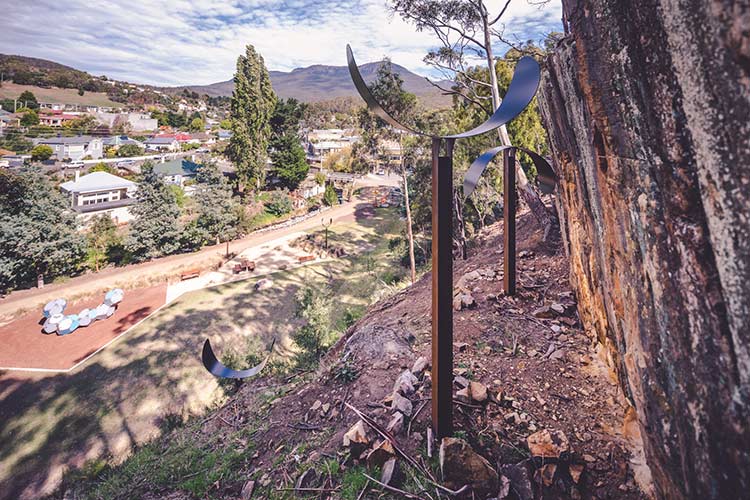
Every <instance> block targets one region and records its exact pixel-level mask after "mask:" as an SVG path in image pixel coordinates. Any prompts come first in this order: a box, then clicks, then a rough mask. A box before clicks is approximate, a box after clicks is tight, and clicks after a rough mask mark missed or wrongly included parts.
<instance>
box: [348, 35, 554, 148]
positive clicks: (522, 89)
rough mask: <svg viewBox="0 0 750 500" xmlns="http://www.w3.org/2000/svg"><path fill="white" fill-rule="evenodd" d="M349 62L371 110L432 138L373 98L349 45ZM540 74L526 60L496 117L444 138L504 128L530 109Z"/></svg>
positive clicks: (520, 64) (535, 65)
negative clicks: (405, 123)
mask: <svg viewBox="0 0 750 500" xmlns="http://www.w3.org/2000/svg"><path fill="white" fill-rule="evenodd" d="M346 59H347V62H348V64H349V74H350V75H351V77H352V81H353V82H354V87H355V88H356V89H357V92H359V95H360V96H361V97H362V99H364V101H365V102H366V103H367V107H368V108H369V109H370V111H372V112H373V113H375V114H376V115H377V116H378V117H380V118H381V119H382V120H383V121H384V122H386V123H388V124H390V125H392V126H393V127H396V128H398V129H401V130H404V131H406V132H410V133H412V134H417V135H422V136H426V137H430V134H427V133H425V132H421V131H419V130H415V129H413V128H411V127H407V126H406V125H404V124H403V123H401V122H399V121H398V120H396V119H395V118H393V117H392V116H391V115H389V114H388V112H387V111H386V110H385V109H383V106H381V105H380V103H379V102H378V101H377V100H376V99H375V96H373V95H372V92H370V89H369V88H368V87H367V84H366V83H365V80H364V78H362V75H361V74H360V72H359V69H358V68H357V62H356V61H355V60H354V54H353V53H352V48H351V46H349V45H348V44H347V46H346ZM540 75H541V70H540V69H539V63H537V62H536V61H535V60H534V58H533V57H529V56H524V57H522V58H521V59H520V60H519V61H518V64H516V68H515V70H514V73H513V79H512V80H511V82H510V86H508V91H507V92H506V93H505V98H504V99H503V102H502V103H501V104H500V107H499V108H497V109H496V110H495V112H494V113H493V114H492V116H490V117H489V118H488V119H487V121H485V122H484V123H482V124H480V125H478V126H477V127H474V128H473V129H471V130H467V131H466V132H461V133H460V134H455V135H448V136H445V137H444V138H445V139H461V138H464V137H473V136H475V135H480V134H484V133H487V132H490V131H492V130H494V129H496V128H499V127H502V126H503V125H505V124H506V123H508V122H509V121H511V120H512V119H513V118H515V117H516V116H518V115H519V114H521V112H522V111H523V110H524V109H526V106H528V105H529V103H531V100H532V99H533V98H534V94H536V91H537V88H538V87H539V80H540V78H541V76H540Z"/></svg>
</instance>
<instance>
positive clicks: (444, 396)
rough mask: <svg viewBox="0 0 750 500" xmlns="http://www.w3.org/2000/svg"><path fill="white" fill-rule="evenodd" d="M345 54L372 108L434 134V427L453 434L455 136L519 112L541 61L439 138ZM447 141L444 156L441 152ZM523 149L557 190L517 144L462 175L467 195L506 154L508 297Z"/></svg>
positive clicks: (544, 182)
mask: <svg viewBox="0 0 750 500" xmlns="http://www.w3.org/2000/svg"><path fill="white" fill-rule="evenodd" d="M346 57H347V61H348V64H349V74H350V75H351V77H352V81H353V82H354V86H355V87H356V88H357V91H358V92H359V95H360V96H361V97H362V99H364V100H365V102H366V103H367V106H368V108H370V111H372V112H373V113H374V114H375V115H377V116H378V117H379V118H381V119H382V120H383V121H385V122H386V123H388V124H389V125H391V126H393V127H395V128H398V129H401V130H404V131H406V132H410V133H412V134H416V135H421V136H425V137H431V138H432V360H433V363H432V427H433V430H434V431H435V433H436V434H437V437H438V438H442V437H445V436H450V435H451V434H452V433H453V212H452V211H453V203H452V202H453V146H454V144H455V140H456V139H463V138H467V137H473V136H476V135H480V134H484V133H487V132H491V131H493V130H496V129H498V128H499V127H502V126H503V125H505V124H506V123H508V122H510V121H511V120H513V119H514V118H515V117H517V116H518V115H519V114H521V112H522V111H523V110H524V109H526V107H527V106H528V105H529V104H530V103H531V100H532V99H533V98H534V95H535V94H536V91H537V88H538V87H539V79H540V69H539V64H537V62H536V61H535V60H534V59H533V58H531V57H522V58H521V59H520V60H519V61H518V63H517V64H516V69H515V72H514V74H513V79H512V80H511V82H510V86H509V87H508V91H507V92H506V94H505V98H504V99H503V102H502V104H501V105H500V107H499V108H497V110H495V112H494V113H493V114H492V116H490V117H489V118H488V119H487V121H485V122H484V123H482V124H480V125H479V126H477V127H475V128H473V129H471V130H468V131H466V132H462V133H460V134H454V135H448V136H442V137H439V136H432V135H430V134H426V133H424V132H422V131H419V130H415V129H413V128H410V127H407V126H406V125H404V124H402V123H400V122H399V121H398V120H396V119H395V118H393V117H392V116H391V115H389V114H388V112H387V111H386V110H385V109H383V106H381V105H380V103H379V102H378V101H377V100H376V99H375V97H374V96H373V95H372V93H371V92H370V89H369V88H368V87H367V84H366V83H365V81H364V79H363V78H362V75H361V74H360V72H359V69H358V68H357V63H356V61H355V60H354V54H353V53H352V49H351V47H350V46H349V45H347V46H346ZM443 142H445V154H444V155H443V156H441V155H440V147H441V145H442V143H443ZM519 150H521V151H523V152H525V153H526V154H528V155H529V157H530V158H531V160H532V161H533V162H534V165H535V166H536V169H537V172H538V177H537V179H538V180H539V186H540V189H541V190H542V192H544V193H551V192H553V191H554V188H555V183H556V176H555V173H554V171H553V170H552V167H550V165H549V164H548V163H547V162H546V161H545V160H544V158H542V157H541V156H539V155H538V154H536V153H534V152H533V151H529V150H527V149H524V148H520V147H517V146H500V147H496V148H492V149H490V150H488V151H486V152H485V153H483V154H482V155H481V156H480V157H479V158H477V159H476V160H475V161H474V163H472V165H471V167H470V168H469V170H468V172H467V173H466V176H465V177H464V195H465V196H467V197H468V196H470V195H471V193H472V192H473V191H474V188H475V187H476V185H477V183H478V182H479V178H480V177H481V175H482V173H483V172H484V171H485V169H486V168H487V166H488V165H489V163H490V161H492V159H493V158H494V157H495V156H496V155H497V154H498V153H500V152H502V153H503V156H504V162H503V164H504V171H503V183H504V186H503V187H504V189H503V192H504V194H503V196H504V200H503V201H504V209H503V219H504V221H505V225H504V233H505V246H504V252H505V259H504V269H505V275H504V288H505V293H506V294H508V295H513V294H514V293H515V287H516V283H515V282H516V224H515V216H516V192H515V183H516V181H515V178H516V170H515V154H516V151H519Z"/></svg>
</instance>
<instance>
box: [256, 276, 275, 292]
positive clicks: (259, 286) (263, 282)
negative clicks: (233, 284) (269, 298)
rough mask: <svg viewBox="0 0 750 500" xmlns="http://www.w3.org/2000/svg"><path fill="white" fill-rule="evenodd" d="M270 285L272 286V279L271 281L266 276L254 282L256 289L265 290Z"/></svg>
mask: <svg viewBox="0 0 750 500" xmlns="http://www.w3.org/2000/svg"><path fill="white" fill-rule="evenodd" d="M272 286H273V281H271V280H270V279H268V278H263V279H261V280H258V282H257V283H255V289H256V290H267V289H268V288H271V287H272Z"/></svg>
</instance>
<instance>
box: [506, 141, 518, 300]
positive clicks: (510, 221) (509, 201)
mask: <svg viewBox="0 0 750 500" xmlns="http://www.w3.org/2000/svg"><path fill="white" fill-rule="evenodd" d="M503 167H504V168H503V232H504V233H505V242H504V245H503V253H504V257H505V258H504V261H505V262H504V274H505V276H504V283H503V285H504V288H505V295H515V294H516V152H515V150H514V149H512V148H509V149H506V150H505V151H503Z"/></svg>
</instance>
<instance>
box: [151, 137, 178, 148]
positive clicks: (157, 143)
mask: <svg viewBox="0 0 750 500" xmlns="http://www.w3.org/2000/svg"><path fill="white" fill-rule="evenodd" d="M144 144H145V145H146V150H148V151H179V150H180V142H179V141H178V140H177V139H175V138H174V137H152V138H151V139H148V140H146V142H144Z"/></svg>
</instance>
